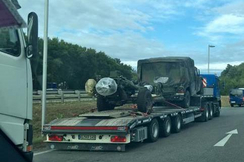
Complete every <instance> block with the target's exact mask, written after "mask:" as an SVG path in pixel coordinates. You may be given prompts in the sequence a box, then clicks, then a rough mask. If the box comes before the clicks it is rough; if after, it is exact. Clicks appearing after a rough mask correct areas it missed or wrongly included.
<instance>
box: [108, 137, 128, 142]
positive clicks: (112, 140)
mask: <svg viewBox="0 0 244 162" xmlns="http://www.w3.org/2000/svg"><path fill="white" fill-rule="evenodd" d="M111 142H126V137H125V136H112V137H111Z"/></svg>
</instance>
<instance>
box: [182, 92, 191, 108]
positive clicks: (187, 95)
mask: <svg viewBox="0 0 244 162" xmlns="http://www.w3.org/2000/svg"><path fill="white" fill-rule="evenodd" d="M190 103H191V94H190V92H189V90H186V92H185V95H184V100H183V101H182V107H184V108H188V107H190Z"/></svg>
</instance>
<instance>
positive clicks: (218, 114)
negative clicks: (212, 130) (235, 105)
mask: <svg viewBox="0 0 244 162" xmlns="http://www.w3.org/2000/svg"><path fill="white" fill-rule="evenodd" d="M220 108H221V106H220V105H219V104H217V105H216V110H215V113H214V117H219V116H220Z"/></svg>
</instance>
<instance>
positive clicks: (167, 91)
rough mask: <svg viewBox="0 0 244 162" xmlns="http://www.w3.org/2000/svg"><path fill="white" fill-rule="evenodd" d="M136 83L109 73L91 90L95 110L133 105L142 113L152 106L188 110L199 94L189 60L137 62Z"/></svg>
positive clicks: (198, 80)
mask: <svg viewBox="0 0 244 162" xmlns="http://www.w3.org/2000/svg"><path fill="white" fill-rule="evenodd" d="M137 73H138V81H137V84H135V83H134V82H132V81H130V80H128V79H126V78H125V77H123V76H121V75H118V74H116V73H114V72H112V73H111V74H112V75H110V77H106V78H102V79H100V80H99V81H98V83H97V84H96V86H95V88H96V90H95V91H94V92H95V93H96V95H97V108H98V111H103V110H112V109H114V107H116V106H122V105H124V104H126V103H135V104H137V108H138V110H139V111H141V112H149V111H150V108H152V106H153V105H154V104H164V103H165V102H167V103H173V104H176V105H178V106H181V107H184V108H188V107H189V106H190V102H191V96H194V95H197V94H200V93H201V92H202V81H201V77H200V75H199V70H198V69H197V68H196V67H195V66H194V61H193V60H192V59H191V58H189V57H161V58H151V59H144V60H139V61H138V66H137Z"/></svg>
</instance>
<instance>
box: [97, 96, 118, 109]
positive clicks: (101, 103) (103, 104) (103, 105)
mask: <svg viewBox="0 0 244 162" xmlns="http://www.w3.org/2000/svg"><path fill="white" fill-rule="evenodd" d="M114 107H115V106H114V105H111V104H109V103H108V102H107V101H106V99H105V98H104V97H103V96H101V95H97V110H98V111H105V110H113V109H114Z"/></svg>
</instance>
